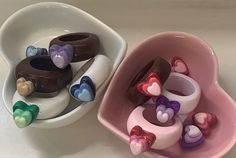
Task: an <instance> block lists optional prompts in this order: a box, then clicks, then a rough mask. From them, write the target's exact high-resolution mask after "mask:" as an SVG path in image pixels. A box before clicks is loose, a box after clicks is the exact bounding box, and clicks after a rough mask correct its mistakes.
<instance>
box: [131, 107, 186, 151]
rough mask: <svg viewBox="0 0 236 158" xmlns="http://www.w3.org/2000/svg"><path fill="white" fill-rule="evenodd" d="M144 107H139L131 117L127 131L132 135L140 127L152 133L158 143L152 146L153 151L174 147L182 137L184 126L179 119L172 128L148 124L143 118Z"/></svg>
mask: <svg viewBox="0 0 236 158" xmlns="http://www.w3.org/2000/svg"><path fill="white" fill-rule="evenodd" d="M143 111H144V107H142V106H138V107H137V108H135V109H134V110H133V111H132V112H131V114H130V115H129V118H128V121H127V130H128V132H129V133H130V131H131V130H132V128H133V127H135V126H140V127H141V128H142V129H143V130H145V131H147V132H151V133H153V134H154V135H155V136H156V141H155V142H154V144H153V145H152V146H151V148H152V149H159V150H162V149H166V148H168V147H171V146H172V145H174V144H175V143H176V142H177V141H178V140H179V139H180V137H181V134H182V130H183V125H182V122H181V121H180V119H179V118H178V117H176V119H175V124H174V125H172V126H167V127H161V126H157V125H154V124H152V123H150V122H148V121H147V120H146V119H145V118H144V117H143Z"/></svg>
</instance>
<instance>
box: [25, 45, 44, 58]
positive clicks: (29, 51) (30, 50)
mask: <svg viewBox="0 0 236 158" xmlns="http://www.w3.org/2000/svg"><path fill="white" fill-rule="evenodd" d="M47 54H48V51H47V49H45V48H36V47H34V46H28V47H27V48H26V57H31V56H35V55H47Z"/></svg>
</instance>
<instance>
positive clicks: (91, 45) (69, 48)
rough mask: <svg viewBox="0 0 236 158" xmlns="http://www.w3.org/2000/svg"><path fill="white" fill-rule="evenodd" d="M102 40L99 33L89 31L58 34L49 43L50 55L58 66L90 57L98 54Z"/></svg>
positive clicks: (64, 65) (62, 66)
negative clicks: (100, 40)
mask: <svg viewBox="0 0 236 158" xmlns="http://www.w3.org/2000/svg"><path fill="white" fill-rule="evenodd" d="M99 48H100V42H99V38H98V37H97V35H95V34H92V33H87V32H80V33H69V34H65V35H62V36H58V37H56V38H54V39H52V40H51V42H50V44H49V55H50V57H51V59H52V61H53V63H54V64H55V65H56V66H57V67H58V68H64V67H66V66H67V65H68V64H69V63H70V62H78V61H84V60H87V59H90V58H92V57H94V56H96V55H97V54H98V51H99Z"/></svg>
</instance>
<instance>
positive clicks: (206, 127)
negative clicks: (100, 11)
mask: <svg viewBox="0 0 236 158" xmlns="http://www.w3.org/2000/svg"><path fill="white" fill-rule="evenodd" d="M193 122H194V124H195V125H196V126H197V127H198V128H199V129H200V130H201V131H202V133H203V134H204V135H205V136H208V135H209V134H210V132H211V129H212V127H213V126H215V125H216V124H217V117H216V115H214V114H212V113H209V112H199V113H196V114H194V115H193Z"/></svg>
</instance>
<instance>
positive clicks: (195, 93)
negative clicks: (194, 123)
mask: <svg viewBox="0 0 236 158" xmlns="http://www.w3.org/2000/svg"><path fill="white" fill-rule="evenodd" d="M168 90H174V91H177V92H180V93H183V94H184V96H181V95H178V94H174V93H172V92H169V91H168ZM162 95H164V96H165V97H167V98H168V99H169V100H171V101H178V102H179V103H180V110H179V112H178V114H188V113H190V112H192V111H193V110H194V109H195V108H196V107H197V105H198V103H199V100H200V96H201V89H200V86H199V85H198V83H197V82H196V81H195V80H193V79H192V78H191V77H189V76H186V75H183V74H180V73H175V72H172V73H170V76H169V78H168V79H167V81H166V82H165V84H164V86H163V92H162Z"/></svg>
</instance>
